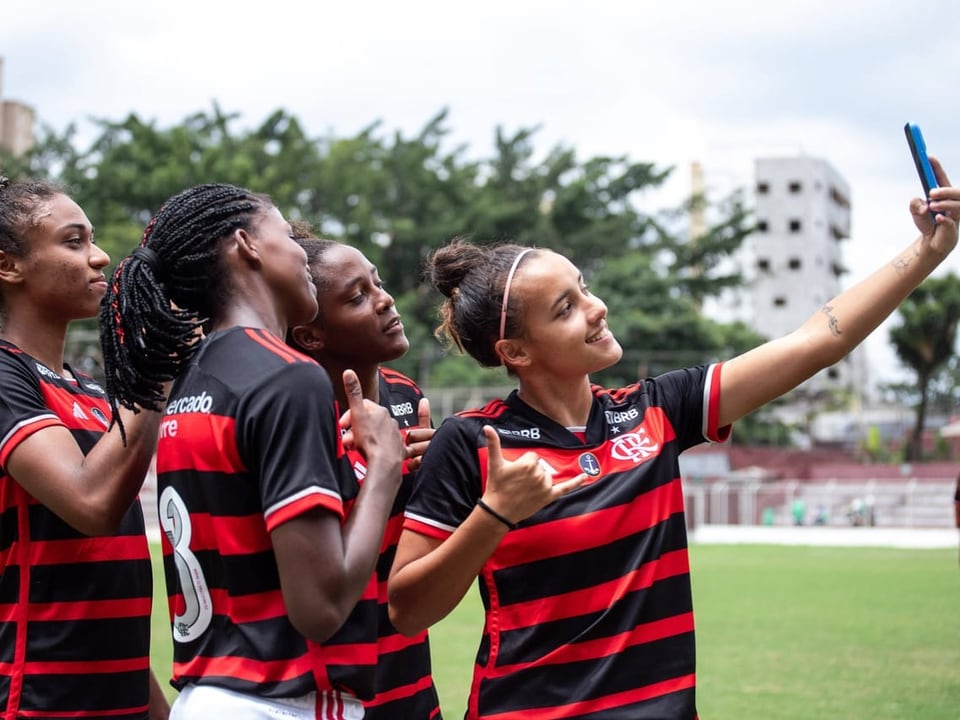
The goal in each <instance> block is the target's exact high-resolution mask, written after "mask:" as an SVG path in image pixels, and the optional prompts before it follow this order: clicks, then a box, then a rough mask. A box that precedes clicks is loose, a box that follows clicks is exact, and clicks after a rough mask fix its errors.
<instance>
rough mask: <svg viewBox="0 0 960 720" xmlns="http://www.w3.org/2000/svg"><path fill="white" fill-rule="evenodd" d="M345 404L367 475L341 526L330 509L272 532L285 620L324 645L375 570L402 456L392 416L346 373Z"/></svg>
mask: <svg viewBox="0 0 960 720" xmlns="http://www.w3.org/2000/svg"><path fill="white" fill-rule="evenodd" d="M344 382H345V385H346V390H347V399H348V401H349V404H350V408H349V410H348V411H347V413H346V414H345V416H344V420H343V422H344V423H345V424H347V425H349V426H350V438H351V442H352V443H354V444H355V445H356V446H357V448H358V449H359V450H360V452H361V454H362V455H363V457H364V460H365V462H366V465H367V474H366V476H365V478H364V481H363V484H362V485H361V487H360V492H359V494H358V495H357V498H356V501H355V502H354V504H353V507H352V509H351V511H350V514H349V515H348V516H347V519H346V522H345V523H344V524H343V526H342V527H341V525H340V520H339V518H338V517H337V516H336V515H334V514H333V513H331V512H329V511H326V510H323V509H315V510H313V511H310V512H307V513H304V514H303V515H301V516H298V517H296V518H293V519H292V520H289V521H287V522H285V523H283V524H281V525H279V526H278V527H277V528H276V529H275V530H273V532H272V533H271V540H272V542H273V546H274V551H275V553H276V557H277V566H278V568H279V571H280V583H281V587H282V588H283V598H284V602H285V603H286V605H287V612H288V614H289V616H290V621H291V622H292V623H293V625H294V627H296V628H297V630H298V631H300V633H302V634H303V635H304V636H306V637H308V638H310V639H311V640H315V641H317V642H322V641H324V640H326V639H327V638H329V637H330V636H331V635H332V634H333V633H335V632H336V631H337V630H338V629H339V628H340V626H341V625H343V623H344V621H346V619H347V616H348V615H349V614H350V611H351V610H353V607H354V606H355V605H356V604H357V601H358V600H359V599H360V596H361V595H362V594H363V591H364V589H366V587H367V584H368V583H369V582H370V578H371V577H372V576H373V572H374V569H375V568H376V562H377V558H378V557H379V554H380V545H381V543H382V541H383V534H384V530H385V529H386V524H387V520H388V518H389V517H390V511H391V509H392V507H393V501H394V498H395V497H396V494H397V490H398V489H399V487H400V467H401V463H402V460H403V456H404V447H403V440H402V439H401V437H400V430H399V428H398V427H397V423H396V421H395V420H394V419H393V418H392V417H391V416H390V414H389V412H388V411H387V410H386V408H382V407H380V406H379V405H377V404H376V403H373V402H370V401H368V400H364V398H363V394H362V390H361V388H360V382H359V380H357V376H356V374H354V373H353V372H352V371H349V370H348V371H346V372H345V373H344Z"/></svg>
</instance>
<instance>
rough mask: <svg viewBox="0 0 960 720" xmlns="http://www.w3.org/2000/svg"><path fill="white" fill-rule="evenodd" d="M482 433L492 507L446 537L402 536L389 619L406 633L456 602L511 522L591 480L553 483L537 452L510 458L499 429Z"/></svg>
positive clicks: (477, 511)
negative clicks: (485, 450) (486, 453)
mask: <svg viewBox="0 0 960 720" xmlns="http://www.w3.org/2000/svg"><path fill="white" fill-rule="evenodd" d="M483 432H484V435H485V436H486V439H487V446H488V450H489V463H488V466H489V475H488V479H487V487H486V492H484V494H483V497H482V498H481V500H482V501H483V503H484V504H485V505H486V506H487V508H489V509H484V508H483V507H481V505H480V504H479V503H478V505H477V506H476V507H475V508H474V509H473V511H472V512H471V513H470V515H468V516H467V518H466V520H464V521H463V523H461V524H460V526H459V527H458V528H457V529H456V530H454V532H453V534H452V535H450V537H448V538H446V539H445V540H440V539H437V538H432V537H427V536H426V535H421V534H419V533H415V532H412V531H410V530H404V532H403V534H402V535H401V536H400V542H399V544H398V546H397V554H396V556H395V558H394V561H393V568H392V570H391V571H390V580H389V583H388V593H389V603H390V604H389V609H390V622H392V623H393V625H394V627H396V628H397V629H398V630H399V631H400V632H401V633H403V634H404V635H410V636H412V635H416V634H417V633H419V632H421V631H423V630H425V629H426V628H428V627H429V626H431V625H433V624H434V623H435V622H438V621H439V620H442V619H443V618H444V617H445V616H446V615H447V613H449V612H450V611H451V610H453V609H454V608H455V607H456V606H457V604H458V603H459V602H460V600H462V599H463V596H464V595H465V594H466V592H467V590H469V589H470V585H471V584H472V583H473V581H474V579H476V577H477V575H478V574H479V573H480V569H481V568H482V567H483V564H484V563H485V562H486V561H487V558H489V557H490V555H492V554H493V552H494V550H496V549H497V546H498V545H499V544H500V542H501V541H502V540H503V538H504V537H505V536H506V534H507V532H509V531H510V526H509V525H508V523H510V524H511V525H512V524H515V523H518V522H520V521H521V520H524V519H526V518H528V517H530V516H531V515H533V514H534V513H535V512H537V511H538V510H539V509H540V508H542V507H545V506H546V505H548V504H549V503H551V502H553V501H554V500H555V499H556V498H558V497H560V496H561V495H565V494H566V493H568V492H570V491H571V490H573V489H574V488H576V487H579V486H580V485H581V484H582V483H583V481H584V480H585V479H586V475H578V476H577V477H575V478H572V479H570V480H565V481H563V482H560V483H556V484H553V481H552V479H551V477H550V476H549V475H548V474H547V473H546V472H545V471H544V469H543V468H542V467H541V465H540V463H539V459H538V457H537V455H536V454H535V453H533V452H528V453H525V454H524V455H523V456H521V457H520V458H518V459H517V460H514V461H508V460H505V459H504V458H503V455H502V453H501V450H500V438H499V436H498V435H497V433H496V431H495V430H494V429H493V428H491V427H485V428H484V430H483ZM491 510H492V512H491ZM497 515H499V516H501V517H502V519H498V518H497Z"/></svg>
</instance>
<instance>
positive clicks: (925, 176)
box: [903, 123, 937, 198]
mask: <svg viewBox="0 0 960 720" xmlns="http://www.w3.org/2000/svg"><path fill="white" fill-rule="evenodd" d="M903 132H904V133H906V135H907V144H909V145H910V154H911V155H913V163H914V165H916V166H917V174H918V175H919V176H920V183H921V184H922V185H923V192H924V197H925V198H929V197H930V190H931V189H932V188H935V187H937V177H936V175H934V174H933V167H931V165H930V160H929V159H928V158H927V144H926V143H925V142H924V141H923V133H921V132H920V127H919V126H918V125H914V124H913V123H907V124H906V125H904V126H903Z"/></svg>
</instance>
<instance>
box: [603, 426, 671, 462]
mask: <svg viewBox="0 0 960 720" xmlns="http://www.w3.org/2000/svg"><path fill="white" fill-rule="evenodd" d="M659 453H660V444H659V443H658V442H656V441H655V440H654V439H653V438H651V437H649V436H648V435H647V432H646V430H644V429H643V428H640V429H639V430H637V432H632V433H627V434H626V435H621V436H620V437H618V438H617V439H616V440H614V441H613V449H612V450H611V452H610V454H611V455H612V456H613V457H615V458H616V459H617V460H632V461H633V462H634V463H636V464H639V463H642V462H643V461H644V460H649V459H650V458H652V457H653V456H654V455H658V454H659Z"/></svg>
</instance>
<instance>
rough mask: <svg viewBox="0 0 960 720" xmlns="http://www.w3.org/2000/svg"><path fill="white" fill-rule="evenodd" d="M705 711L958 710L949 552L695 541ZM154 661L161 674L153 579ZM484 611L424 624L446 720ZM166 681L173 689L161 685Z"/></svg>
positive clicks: (959, 610) (458, 710) (788, 719)
mask: <svg viewBox="0 0 960 720" xmlns="http://www.w3.org/2000/svg"><path fill="white" fill-rule="evenodd" d="M691 562H692V564H693V588H694V603H695V607H696V613H697V637H698V640H697V654H698V658H699V660H698V685H699V689H698V706H699V710H700V716H701V717H702V718H703V720H727V719H735V720H750V719H751V718H758V719H759V718H762V719H763V720H767V719H768V718H777V720H818V719H820V718H828V717H829V718H871V720H885V719H889V720H894V719H897V720H902V719H904V718H907V719H910V720H956V718H957V717H958V715H960V713H958V708H960V569H958V566H957V551H956V550H888V549H873V548H806V547H781V546H775V547H774V546H740V545H696V546H694V547H693V548H692V549H691ZM157 589H158V593H157V596H158V602H157V608H156V612H155V614H154V615H155V620H156V621H155V623H154V628H155V639H154V648H155V649H154V668H155V669H156V671H157V674H158V677H160V679H161V681H162V682H163V681H165V679H166V678H168V677H169V664H170V640H169V627H168V623H167V621H166V601H165V600H163V598H162V589H163V581H162V578H161V577H160V576H159V575H158V577H157ZM481 621H482V614H481V608H480V603H479V600H478V598H477V595H476V593H475V592H473V593H471V594H470V595H469V596H468V598H467V599H466V600H465V601H464V602H463V603H461V605H460V607H458V608H457V609H456V610H455V611H454V612H453V613H451V615H450V616H449V617H448V618H446V619H445V620H444V621H443V622H442V623H440V624H438V625H437V626H436V627H435V628H434V629H433V630H432V631H431V638H432V640H431V642H432V645H433V656H434V676H435V679H436V682H437V687H438V689H439V691H440V701H441V705H442V707H443V709H444V715H445V717H446V718H447V720H457V718H462V717H463V710H464V706H465V699H466V695H467V692H468V690H469V685H470V671H471V665H472V662H473V655H474V652H475V650H476V645H477V641H478V639H479V631H480V623H481ZM172 695H173V693H172V691H171V697H172Z"/></svg>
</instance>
